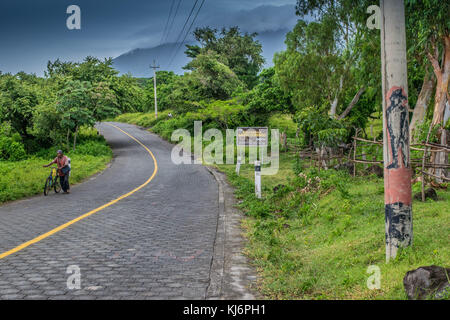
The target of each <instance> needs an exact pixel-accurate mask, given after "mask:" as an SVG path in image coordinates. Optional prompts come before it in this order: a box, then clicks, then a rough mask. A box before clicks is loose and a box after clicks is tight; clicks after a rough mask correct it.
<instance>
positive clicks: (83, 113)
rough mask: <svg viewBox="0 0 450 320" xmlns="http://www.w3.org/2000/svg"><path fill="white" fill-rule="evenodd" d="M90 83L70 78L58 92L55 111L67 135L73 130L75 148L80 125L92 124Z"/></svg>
mask: <svg viewBox="0 0 450 320" xmlns="http://www.w3.org/2000/svg"><path fill="white" fill-rule="evenodd" d="M91 90H92V85H91V83H90V82H87V81H84V82H82V81H79V80H71V81H69V82H68V83H67V85H66V87H65V88H64V89H63V90H61V91H60V92H59V101H58V104H57V107H56V109H57V111H58V112H59V113H60V114H61V115H62V119H61V126H62V127H63V128H65V129H67V137H69V133H70V132H74V138H73V149H74V150H75V147H76V141H77V134H78V130H79V128H80V127H81V126H84V125H86V126H94V124H95V121H96V119H95V117H94V110H93V109H92V108H89V106H91V103H92V100H91V93H92V91H91Z"/></svg>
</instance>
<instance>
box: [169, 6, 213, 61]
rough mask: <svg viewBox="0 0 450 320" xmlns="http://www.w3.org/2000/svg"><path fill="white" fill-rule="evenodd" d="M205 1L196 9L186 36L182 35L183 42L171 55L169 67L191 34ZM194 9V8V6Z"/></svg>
mask: <svg viewBox="0 0 450 320" xmlns="http://www.w3.org/2000/svg"><path fill="white" fill-rule="evenodd" d="M205 1H206V0H202V3H201V4H200V6H199V7H198V9H197V12H196V14H195V17H194V19H193V20H192V22H191V25H190V26H189V28H188V31H187V32H186V34H185V35H184V38H183V41H182V42H180V43H179V45H178V47H177V49H176V50H175V54H174V55H173V57H172V59H171V60H170V63H169V67H170V66H171V65H172V62H173V60H174V59H175V57H176V56H177V54H178V51H179V50H180V48H181V47H182V46H183V44H184V42H185V41H186V38H187V36H188V35H189V33H190V32H191V29H192V27H193V25H194V23H195V21H196V20H197V17H198V14H199V13H200V10H201V9H202V7H203V4H204V3H205ZM196 3H197V1H196ZM194 7H195V6H194Z"/></svg>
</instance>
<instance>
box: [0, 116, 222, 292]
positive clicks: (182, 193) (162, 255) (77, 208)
mask: <svg viewBox="0 0 450 320" xmlns="http://www.w3.org/2000/svg"><path fill="white" fill-rule="evenodd" d="M113 125H115V126H117V127H118V128H120V129H122V130H123V131H124V132H126V133H128V134H129V135H131V136H132V137H135V138H136V139H137V140H138V141H140V142H141V143H142V144H143V145H145V146H146V147H147V148H149V149H150V150H151V153H152V154H153V155H154V157H155V159H153V158H152V156H151V154H150V153H149V152H148V151H147V150H146V149H145V148H144V147H143V146H142V145H140V144H139V143H138V142H136V141H135V140H133V139H132V138H131V137H130V136H128V135H126V134H125V133H124V132H122V131H121V130H118V128H115V127H113V126H111V125H109V124H105V123H103V124H100V125H99V126H98V128H99V130H100V132H101V134H103V135H104V136H105V138H106V139H107V141H108V143H109V144H110V145H111V147H112V149H113V152H114V160H113V162H112V164H111V166H110V167H109V168H108V169H107V170H105V171H104V172H102V173H101V174H99V175H97V176H95V177H93V178H91V179H90V180H88V181H86V182H84V183H82V184H79V185H76V186H73V187H72V189H71V191H72V193H71V194H70V195H63V194H54V193H52V194H51V195H50V196H48V197H44V196H36V197H32V198H28V199H25V200H21V201H16V202H13V203H9V204H6V205H3V206H0V257H1V255H2V254H3V255H4V257H3V258H1V259H0V299H182V298H187V299H204V298H205V296H206V292H207V288H208V285H209V281H210V268H211V262H212V256H213V248H214V241H215V237H216V228H217V219H218V186H217V182H216V181H215V179H214V178H213V176H212V175H211V174H209V173H208V171H207V170H206V169H205V168H204V167H202V166H197V165H179V166H177V165H174V164H173V163H172V162H171V159H170V154H171V149H172V146H171V145H170V144H168V143H167V142H165V141H163V140H162V139H160V138H159V137H157V136H156V135H154V134H151V133H149V132H147V131H145V130H142V129H140V128H138V127H136V126H133V125H127V124H119V123H113ZM156 169H157V170H156ZM156 171H157V172H156ZM155 173H156V174H155ZM152 175H153V178H152V179H150V178H151V177H152ZM43 179H44V178H43ZM149 179H150V180H151V181H149ZM146 182H148V184H146V185H145V186H143V187H142V188H141V189H139V190H136V191H135V192H134V193H132V194H130V195H128V196H127V197H125V198H123V199H120V200H119V201H117V202H115V203H113V204H111V205H109V206H107V207H104V208H102V206H104V205H105V204H107V203H109V202H111V201H113V200H116V199H118V198H119V197H121V196H123V195H125V194H127V193H129V192H130V191H132V190H134V189H136V188H138V187H139V186H142V185H143V184H145V183H146ZM97 208H101V210H98V211H96V212H94V213H92V214H91V215H89V216H87V217H84V218H83V219H81V220H79V221H76V222H74V223H73V224H71V225H69V226H67V227H64V228H60V229H56V231H54V232H51V234H50V235H48V236H46V237H43V238H42V239H40V238H37V237H39V236H42V235H45V234H46V233H48V232H49V231H51V230H55V228H58V227H60V226H63V225H64V224H66V223H67V222H69V221H72V220H73V219H76V218H78V217H81V216H83V215H85V214H86V213H88V212H91V211H92V210H94V209H97ZM36 238H37V241H36V242H35V243H32V244H30V245H29V246H24V247H23V246H22V247H23V248H22V247H20V246H21V245H23V244H24V243H27V242H29V241H30V240H33V239H36ZM14 248H18V249H17V250H12V249H14ZM11 250H12V251H11ZM5 253H7V254H6V255H5ZM69 266H76V267H75V269H71V270H72V271H71V272H73V270H76V268H79V271H80V280H81V286H80V289H69V288H68V286H67V282H68V279H70V280H73V279H74V278H73V274H71V273H67V269H68V267H69ZM72 283H76V282H72Z"/></svg>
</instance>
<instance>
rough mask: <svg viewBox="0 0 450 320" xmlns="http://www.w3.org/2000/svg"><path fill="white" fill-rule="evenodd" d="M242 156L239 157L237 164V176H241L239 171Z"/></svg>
mask: <svg viewBox="0 0 450 320" xmlns="http://www.w3.org/2000/svg"><path fill="white" fill-rule="evenodd" d="M241 159H242V158H241V156H238V157H237V163H236V174H237V175H239V170H240V169H241Z"/></svg>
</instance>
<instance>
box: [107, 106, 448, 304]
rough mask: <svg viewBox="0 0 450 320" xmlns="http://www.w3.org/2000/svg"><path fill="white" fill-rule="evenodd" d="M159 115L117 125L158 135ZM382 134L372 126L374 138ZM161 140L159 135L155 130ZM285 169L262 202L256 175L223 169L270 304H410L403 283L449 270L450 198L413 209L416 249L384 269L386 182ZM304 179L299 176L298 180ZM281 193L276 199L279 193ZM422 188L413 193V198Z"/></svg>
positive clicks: (248, 168)
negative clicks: (374, 286) (423, 271)
mask: <svg viewBox="0 0 450 320" xmlns="http://www.w3.org/2000/svg"><path fill="white" fill-rule="evenodd" d="M152 117H153V115H150V116H149V115H144V114H126V115H122V116H119V117H118V118H116V119H114V121H119V122H127V123H131V124H137V125H141V126H144V127H153V126H155V124H156V123H157V122H156V121H155V120H154V117H153V118H152ZM379 129H380V128H378V127H375V126H374V131H375V135H377V133H378V131H379ZM152 131H153V132H155V133H159V132H158V127H156V130H152ZM280 156H281V157H280V169H279V171H278V173H277V174H276V175H274V176H263V177H262V184H263V199H261V200H259V199H255V197H254V184H253V183H254V182H253V179H254V171H253V170H254V168H253V166H252V165H243V166H242V167H241V174H240V176H237V175H236V174H235V172H234V170H235V166H234V165H220V166H218V168H219V169H220V170H221V171H223V172H225V173H226V175H227V177H228V180H229V182H230V183H231V184H232V185H233V186H234V187H235V194H236V196H237V198H238V199H239V202H240V204H239V206H240V208H241V209H242V210H243V212H244V213H245V214H246V219H244V221H243V227H244V230H245V236H246V237H247V239H248V242H247V248H246V254H247V255H248V256H249V257H250V258H251V260H252V261H253V263H254V265H255V266H256V268H257V270H258V273H259V274H260V276H261V277H260V281H259V283H258V289H259V291H260V292H261V294H262V295H263V296H264V297H266V298H267V299H406V295H405V293H404V289H403V282H402V281H403V277H404V275H405V273H406V272H407V271H409V270H412V269H415V268H417V267H419V266H424V265H431V264H436V265H441V266H447V267H448V263H449V261H450V250H449V248H448V242H449V230H450V214H449V213H450V191H449V190H447V191H445V190H438V196H439V201H437V202H434V201H432V200H428V201H427V202H425V203H422V202H419V201H414V203H413V214H414V245H413V247H411V248H408V249H406V250H403V251H402V252H400V254H399V255H398V257H397V259H396V260H395V261H391V262H390V263H388V264H386V263H385V247H384V201H383V198H384V196H383V194H384V190H383V179H380V178H377V177H376V176H374V175H370V176H357V177H355V178H354V177H351V176H349V175H348V174H347V173H345V172H340V171H335V170H327V171H324V170H322V171H321V172H320V173H319V172H317V171H316V170H309V169H306V168H302V163H298V164H297V165H295V158H294V156H293V155H289V154H285V153H283V154H281V155H280ZM299 175H300V176H299ZM275 186H278V188H276V189H278V190H277V191H274V187H275ZM419 190H420V185H419V184H416V185H415V186H414V192H417V191H419ZM371 265H376V266H378V267H379V268H380V271H381V288H380V289H379V290H369V289H368V288H367V285H366V283H367V280H368V277H369V276H370V274H368V273H367V268H368V267H369V266H371Z"/></svg>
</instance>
